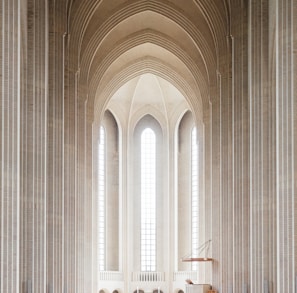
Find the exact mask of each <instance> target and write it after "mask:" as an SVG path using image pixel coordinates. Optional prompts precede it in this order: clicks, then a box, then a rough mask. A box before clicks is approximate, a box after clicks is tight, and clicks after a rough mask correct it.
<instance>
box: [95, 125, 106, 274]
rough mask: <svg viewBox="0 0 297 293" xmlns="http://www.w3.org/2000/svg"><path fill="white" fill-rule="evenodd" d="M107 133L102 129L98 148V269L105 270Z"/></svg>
mask: <svg viewBox="0 0 297 293" xmlns="http://www.w3.org/2000/svg"><path fill="white" fill-rule="evenodd" d="M105 157H106V154H105V131H104V128H103V127H102V126H101V127H100V138H99V146H98V200H97V202H98V209H97V212H98V223H97V224H98V234H97V237H98V241H97V243H98V252H97V253H98V269H99V271H104V270H105V242H106V241H105V240H106V239H105V238H106V237H105V222H106V221H105V189H106V188H105V165H106V160H105Z"/></svg>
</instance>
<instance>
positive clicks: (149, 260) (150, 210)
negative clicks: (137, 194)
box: [141, 128, 156, 271]
mask: <svg viewBox="0 0 297 293" xmlns="http://www.w3.org/2000/svg"><path fill="white" fill-rule="evenodd" d="M141 270H142V271H155V270H156V135H155V133H154V131H153V130H152V129H151V128H146V129H144V130H143V132H142V134H141Z"/></svg>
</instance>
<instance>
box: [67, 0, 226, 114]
mask: <svg viewBox="0 0 297 293" xmlns="http://www.w3.org/2000/svg"><path fill="white" fill-rule="evenodd" d="M226 2H227V1H208V0H200V1H187V5H184V1H180V0H172V1H158V0H150V1H147V0H137V1H135V0H133V1H122V0H114V1H108V0H101V1H99V0H88V1H86V0H85V1H78V0H73V1H69V3H68V13H69V15H68V30H69V34H70V35H71V38H70V44H69V46H70V48H71V51H72V52H73V54H72V56H73V59H72V60H71V63H72V66H73V68H74V70H78V71H79V74H80V85H81V86H82V87H81V88H87V90H86V91H85V92H83V93H82V95H85V96H87V98H88V101H89V102H90V104H92V107H94V115H95V116H97V115H100V110H101V109H104V108H105V107H106V105H107V103H108V101H109V100H110V99H111V98H112V96H113V95H114V94H115V93H116V92H117V93H118V90H119V88H121V87H122V86H123V85H125V84H126V83H127V82H128V81H131V82H132V83H133V82H135V80H138V85H139V84H141V83H143V80H146V79H148V76H149V75H145V76H144V77H141V78H140V79H139V78H138V79H137V77H139V76H140V75H142V74H145V73H150V74H153V75H154V76H155V79H154V81H153V83H158V86H159V87H160V89H161V91H165V92H166V91H167V88H168V84H171V86H172V87H174V88H176V89H175V92H178V93H179V94H178V95H177V96H179V95H180V94H181V95H182V96H183V97H185V99H186V100H187V102H188V108H189V109H190V110H191V109H192V110H193V109H195V111H193V112H195V113H196V115H197V116H198V117H202V116H203V111H204V109H207V107H208V105H209V102H211V99H212V96H211V88H212V86H214V85H215V83H216V81H217V69H218V66H219V64H218V63H219V58H218V56H219V52H221V51H224V50H225V46H226V40H225V38H226V35H227V34H228V27H229V24H228V14H229V12H228V5H227V4H226ZM165 80H166V81H167V83H166V82H165ZM151 81H152V80H151ZM163 86H165V87H166V89H165V88H163ZM126 88H127V87H126ZM130 88H131V85H130ZM161 96H162V95H161ZM132 97H134V98H135V94H132V95H130V98H131V99H132ZM85 98H86V97H85ZM177 99H178V98H177ZM162 103H163V105H165V107H166V103H164V101H163V102H162ZM130 104H131V102H130Z"/></svg>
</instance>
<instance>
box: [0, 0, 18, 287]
mask: <svg viewBox="0 0 297 293" xmlns="http://www.w3.org/2000/svg"><path fill="white" fill-rule="evenodd" d="M20 6H21V4H20V2H19V1H16V0H3V1H2V2H1V5H0V19H1V21H0V31H1V39H0V72H1V74H0V76H1V83H0V95H1V96H0V117H1V118H0V139H1V142H0V280H1V281H0V291H1V292H3V293H10V292H19V286H18V285H19V279H20V271H19V270H18V265H19V262H20V249H19V241H20V226H19V223H20V222H19V217H20V213H19V212H20V205H19V202H20V176H21V172H20V148H21V143H20V128H21V112H20V111H21V97H22V95H23V94H24V91H23V89H24V88H23V83H22V80H21V77H23V75H22V72H21V70H22V69H23V67H22V65H23V64H24V59H23V58H22V55H21V50H22V49H24V47H23V45H24V44H23V42H22V40H21V26H22V24H23V23H22V21H23V17H21V15H20Z"/></svg>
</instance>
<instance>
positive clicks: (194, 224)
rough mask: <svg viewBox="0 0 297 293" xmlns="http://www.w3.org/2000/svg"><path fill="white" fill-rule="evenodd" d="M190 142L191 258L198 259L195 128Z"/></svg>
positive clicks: (195, 266)
mask: <svg viewBox="0 0 297 293" xmlns="http://www.w3.org/2000/svg"><path fill="white" fill-rule="evenodd" d="M191 141H192V143H191V144H192V148H191V182H192V184H191V185H192V186H191V190H192V191H191V196H192V199H191V203H192V205H191V206H192V251H193V257H198V255H197V253H198V245H199V243H198V239H199V232H198V227H199V226H198V225H199V218H198V207H199V202H198V145H197V131H196V127H194V128H193V130H192V135H191ZM192 270H197V263H196V262H193V263H192Z"/></svg>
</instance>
